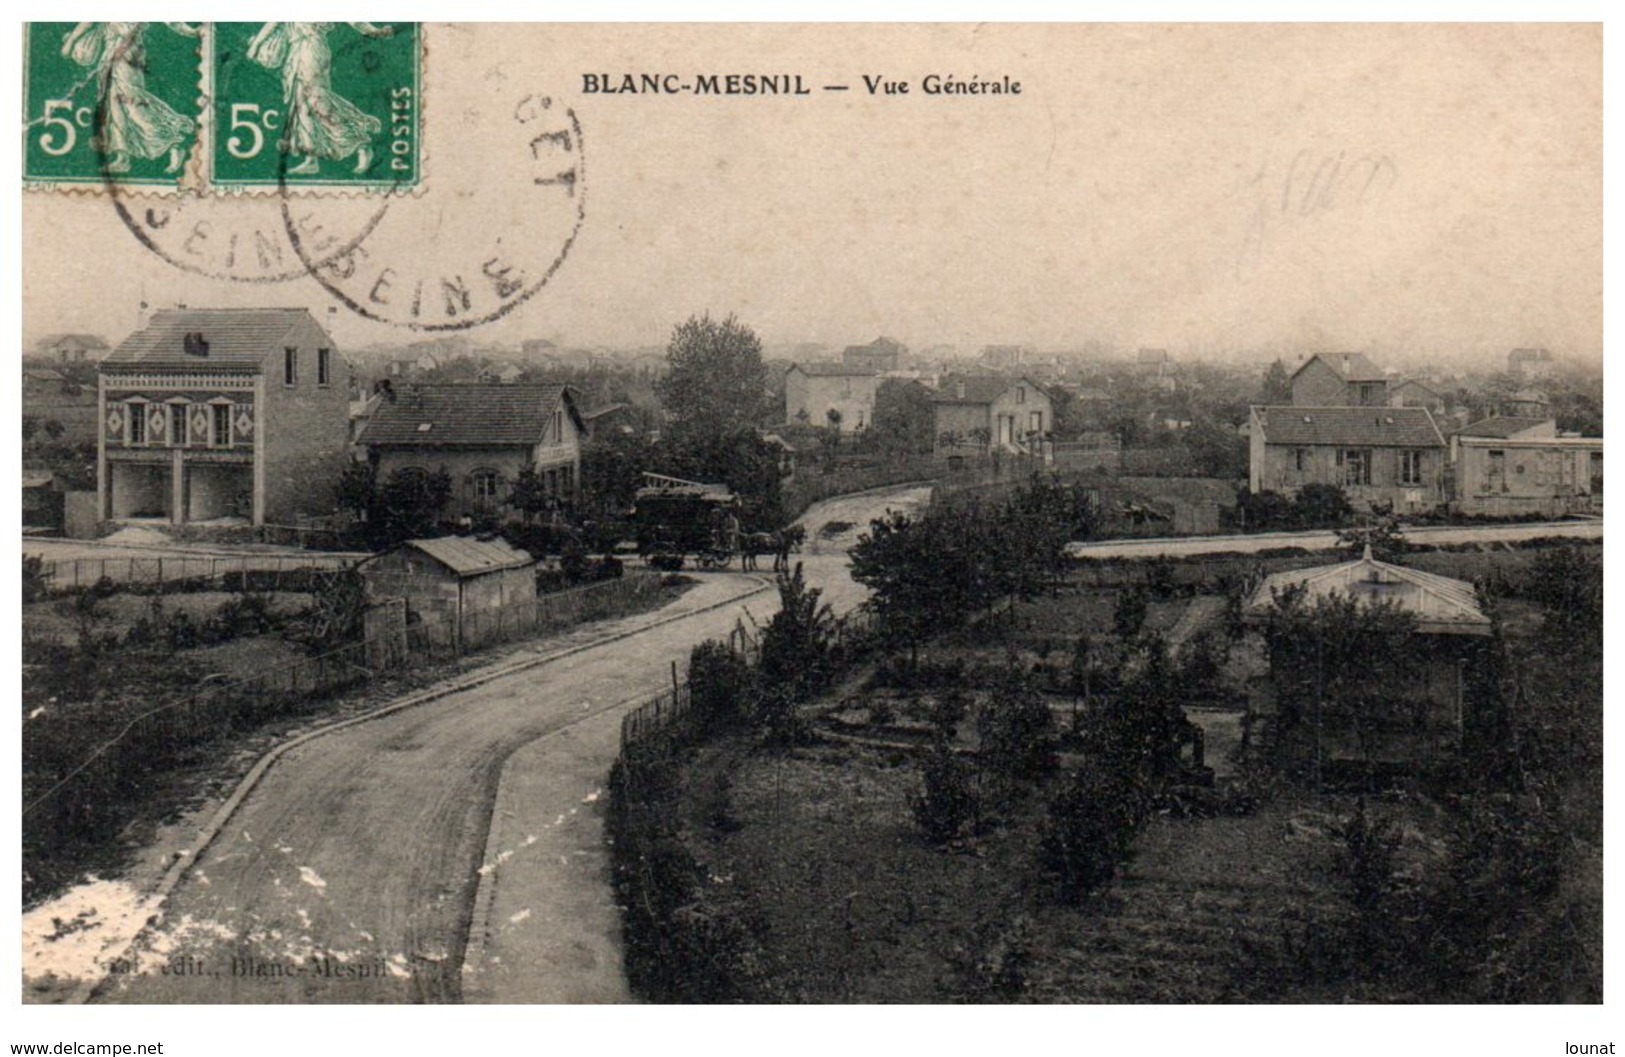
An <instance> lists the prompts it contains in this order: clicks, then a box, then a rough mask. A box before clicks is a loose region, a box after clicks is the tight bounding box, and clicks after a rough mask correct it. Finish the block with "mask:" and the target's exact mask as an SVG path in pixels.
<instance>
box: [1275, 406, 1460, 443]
mask: <svg viewBox="0 0 1625 1057" xmlns="http://www.w3.org/2000/svg"><path fill="white" fill-rule="evenodd" d="M1255 410H1256V411H1257V412H1258V417H1259V419H1260V420H1261V421H1262V422H1263V425H1264V440H1265V441H1266V442H1267V443H1270V444H1296V445H1302V446H1305V447H1308V446H1312V445H1316V444H1335V445H1340V446H1347V447H1351V448H1430V447H1443V445H1444V437H1443V436H1442V435H1441V434H1440V433H1439V427H1438V425H1437V424H1435V423H1434V421H1433V415H1432V414H1430V413H1429V412H1428V410H1427V408H1425V407H1260V408H1256V409H1255Z"/></svg>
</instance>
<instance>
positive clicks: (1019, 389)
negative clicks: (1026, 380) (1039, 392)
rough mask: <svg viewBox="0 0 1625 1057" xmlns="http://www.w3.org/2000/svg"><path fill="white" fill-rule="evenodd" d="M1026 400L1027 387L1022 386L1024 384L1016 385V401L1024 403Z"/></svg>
mask: <svg viewBox="0 0 1625 1057" xmlns="http://www.w3.org/2000/svg"><path fill="white" fill-rule="evenodd" d="M1026 402H1027V387H1026V386H1024V385H1018V386H1016V403H1018V404H1025V403H1026Z"/></svg>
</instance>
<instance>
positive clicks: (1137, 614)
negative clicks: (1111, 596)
mask: <svg viewBox="0 0 1625 1057" xmlns="http://www.w3.org/2000/svg"><path fill="white" fill-rule="evenodd" d="M1148 608H1149V606H1148V603H1147V601H1146V594H1145V591H1144V589H1142V588H1139V587H1131V588H1129V589H1128V590H1126V591H1119V592H1118V593H1117V603H1116V605H1114V606H1113V607H1112V630H1114V631H1116V632H1117V637H1118V638H1121V639H1132V638H1133V637H1134V636H1136V635H1138V634H1139V633H1140V629H1141V628H1143V627H1145V618H1146V613H1147V611H1148Z"/></svg>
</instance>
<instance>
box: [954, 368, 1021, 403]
mask: <svg viewBox="0 0 1625 1057" xmlns="http://www.w3.org/2000/svg"><path fill="white" fill-rule="evenodd" d="M961 384H963V385H964V387H965V395H964V396H960V395H959V387H960V385H961ZM1016 385H1026V386H1029V387H1031V388H1032V389H1034V390H1035V391H1037V392H1040V393H1042V392H1044V389H1043V387H1042V386H1039V385H1037V384H1035V383H1034V382H1033V381H1032V380H1031V379H1028V378H1005V377H1004V376H1003V375H997V374H955V375H948V376H947V377H944V378H943V379H942V380H941V382H939V383H938V385H937V391H936V392H934V393H932V394H931V402H932V403H934V404H991V403H992V402H993V401H995V400H997V399H998V398H999V397H1000V396H1002V395H1004V393H1005V392H1006V391H1008V390H1009V389H1010V388H1011V387H1012V386H1016Z"/></svg>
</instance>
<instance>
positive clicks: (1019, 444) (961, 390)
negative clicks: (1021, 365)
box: [931, 375, 1055, 455]
mask: <svg viewBox="0 0 1625 1057" xmlns="http://www.w3.org/2000/svg"><path fill="white" fill-rule="evenodd" d="M931 407H932V411H933V412H934V415H935V420H934V424H933V426H932V431H931V432H932V436H933V437H935V438H936V446H937V453H938V454H939V455H951V454H953V453H954V446H953V445H945V444H944V443H943V437H944V436H945V435H946V436H952V437H958V438H961V439H962V440H963V441H967V442H969V441H972V440H973V439H974V438H976V437H977V436H978V435H979V434H982V433H985V435H986V437H987V438H988V442H989V444H990V445H991V446H992V447H993V448H996V449H999V450H1002V451H1015V452H1026V451H1036V450H1038V447H1039V445H1035V444H1034V443H1033V440H1034V438H1037V439H1039V440H1042V439H1043V438H1045V437H1046V436H1047V435H1048V434H1049V432H1050V430H1052V429H1054V428H1055V414H1054V411H1053V409H1052V408H1051V406H1050V397H1049V394H1048V393H1047V392H1045V391H1044V389H1043V387H1041V386H1039V385H1038V384H1037V383H1035V382H1033V381H1032V380H1031V379H1029V378H1026V377H1019V378H1014V379H1011V378H1002V377H999V376H997V375H950V376H948V377H945V378H943V379H942V382H941V384H940V385H939V386H938V387H937V391H936V392H935V393H933V394H931Z"/></svg>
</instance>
